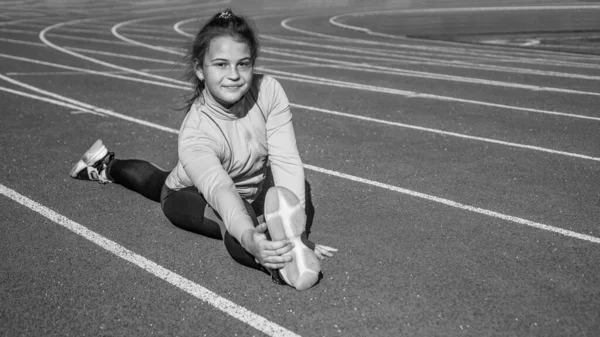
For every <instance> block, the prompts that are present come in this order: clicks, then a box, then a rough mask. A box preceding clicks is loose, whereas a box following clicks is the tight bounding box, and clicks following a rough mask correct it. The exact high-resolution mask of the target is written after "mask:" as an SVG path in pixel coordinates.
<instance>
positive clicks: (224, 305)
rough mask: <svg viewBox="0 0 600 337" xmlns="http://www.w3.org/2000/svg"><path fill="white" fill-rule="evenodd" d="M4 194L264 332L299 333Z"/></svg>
mask: <svg viewBox="0 0 600 337" xmlns="http://www.w3.org/2000/svg"><path fill="white" fill-rule="evenodd" d="M0 194H3V195H4V196H6V197H7V198H9V199H12V200H14V201H16V202H17V203H19V204H21V205H23V206H25V207H27V208H29V209H30V210H32V211H34V212H37V213H38V214H40V215H42V216H44V217H46V218H47V219H49V220H51V221H53V222H54V223H56V224H58V225H61V226H63V227H65V228H67V229H68V230H70V231H72V232H73V233H75V234H77V235H80V236H82V237H84V238H85V239H87V240H89V241H91V242H93V243H94V244H96V245H98V246H100V247H102V248H104V249H105V250H107V251H109V252H111V253H113V254H115V255H116V256H118V257H120V258H122V259H124V260H126V261H128V262H131V263H133V264H134V265H136V266H138V267H140V268H142V269H144V270H146V271H147V272H149V273H150V274H152V275H154V276H156V277H158V278H160V279H163V280H165V281H167V282H169V283H170V284H172V285H174V286H175V287H177V288H179V289H181V290H183V291H185V292H186V293H188V294H190V295H192V296H194V297H196V298H197V299H199V300H201V301H204V302H206V303H208V304H210V305H212V306H213V307H214V308H216V309H218V310H220V311H222V312H224V313H226V314H228V315H230V316H231V317H233V318H235V319H237V320H239V321H241V322H243V323H245V324H247V325H249V326H251V327H253V328H254V329H256V330H258V331H261V332H263V333H265V334H267V335H269V336H290V337H291V336H299V335H297V334H295V333H294V332H292V331H290V330H287V329H285V328H284V327H282V326H280V325H278V324H276V323H274V322H271V321H269V320H267V319H266V318H264V317H262V316H260V315H257V314H255V313H253V312H252V311H250V310H248V309H246V308H244V307H242V306H239V305H237V304H235V303H234V302H232V301H230V300H228V299H226V298H223V297H221V296H219V295H218V294H216V293H214V292H212V291H210V290H208V289H206V288H204V287H203V286H201V285H199V284H197V283H195V282H193V281H191V280H189V279H186V278H185V277H183V276H181V275H179V274H176V273H174V272H172V271H170V270H169V269H166V268H165V267H163V266H161V265H159V264H157V263H155V262H153V261H151V260H148V259H147V258H145V257H143V256H141V255H139V254H136V253H134V252H133V251H131V250H129V249H127V248H125V247H123V246H121V245H119V244H118V243H116V242H114V241H112V240H110V239H108V238H106V237H104V236H102V235H100V234H98V233H96V232H94V231H91V230H89V229H88V228H87V227H85V226H83V225H80V224H79V223H77V222H74V221H72V220H70V219H68V218H66V217H65V216H63V215H61V214H59V213H56V212H55V211H53V210H51V209H49V208H47V207H45V206H43V205H41V204H39V203H37V202H35V201H33V200H31V199H29V198H27V197H25V196H23V195H21V194H19V193H17V192H16V191H14V190H12V189H10V188H8V187H6V186H4V185H2V184H0Z"/></svg>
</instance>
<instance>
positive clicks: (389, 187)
mask: <svg viewBox="0 0 600 337" xmlns="http://www.w3.org/2000/svg"><path fill="white" fill-rule="evenodd" d="M0 91H5V92H10V93H14V94H16V95H21V96H26V97H30V98H33V99H38V100H41V101H45V102H48V103H53V104H58V105H62V103H61V102H60V101H58V102H56V101H55V100H51V99H47V98H44V97H39V96H36V95H31V94H27V93H23V92H18V91H16V90H12V89H8V88H4V87H0ZM79 103H80V104H81V105H82V106H88V107H92V109H93V111H99V112H104V111H105V110H104V109H100V108H97V107H94V106H91V105H89V104H85V103H82V102H79ZM68 106H72V105H71V104H69V105H68ZM108 112H109V113H107V114H108V115H110V116H113V117H117V118H121V119H124V120H127V121H130V122H133V123H137V124H141V125H144V126H148V127H151V128H156V129H159V130H161V131H166V132H169V133H173V134H179V130H176V129H173V128H168V127H165V126H162V125H158V124H154V123H151V122H147V121H144V120H140V119H137V118H133V117H130V116H126V115H122V114H119V113H115V112H112V111H108ZM303 166H304V168H305V169H307V170H311V171H315V172H319V173H322V174H326V175H330V176H334V177H338V178H343V179H347V180H350V181H354V182H359V183H363V184H367V185H371V186H376V187H380V188H383V189H386V190H389V191H394V192H398V193H401V194H406V195H409V196H413V197H417V198H420V199H425V200H427V201H432V202H437V203H440V204H443V205H446V206H450V207H454V208H458V209H462V210H465V211H469V212H474V213H478V214H482V215H486V216H490V217H493V218H498V219H501V220H505V221H508V222H513V223H517V224H520V225H525V226H529V227H532V228H537V229H541V230H545V231H549V232H553V233H557V234H561V235H564V236H567V237H572V238H575V239H579V240H583V241H588V242H592V243H600V238H597V237H594V236H591V235H586V234H582V233H578V232H574V231H570V230H566V229H562V228H560V227H555V226H550V225H545V224H542V223H539V222H534V221H530V220H527V219H523V218H519V217H515V216H511V215H506V214H502V213H499V212H495V211H491V210H487V209H484V208H479V207H474V206H470V205H466V204H463V203H459V202H456V201H453V200H449V199H445V198H440V197H436V196H433V195H429V194H425V193H421V192H417V191H413V190H409V189H406V188H402V187H398V186H394V185H389V184H384V183H381V182H378V181H374V180H369V179H365V178H361V177H357V176H353V175H350V174H345V173H341V172H337V171H333V170H329V169H326V168H322V167H318V166H314V165H310V164H303Z"/></svg>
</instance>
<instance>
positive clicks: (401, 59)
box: [261, 47, 600, 81]
mask: <svg viewBox="0 0 600 337" xmlns="http://www.w3.org/2000/svg"><path fill="white" fill-rule="evenodd" d="M261 50H262V51H263V52H266V53H275V52H277V53H288V54H290V55H293V57H296V58H300V56H299V55H302V54H304V55H316V56H330V57H337V58H354V59H360V60H362V61H364V60H372V61H384V62H391V63H392V64H396V63H402V64H423V65H433V66H438V67H444V68H459V69H470V70H472V69H478V70H484V71H493V72H503V73H510V74H513V73H517V74H530V75H539V76H550V77H564V78H570V79H585V80H593V81H598V80H600V76H593V75H584V74H577V73H565V72H557V71H547V70H538V69H529V68H518V67H505V66H497V65H491V64H482V63H473V62H467V61H459V60H444V59H439V58H429V57H423V56H400V55H398V54H397V53H394V54H393V56H394V57H393V58H391V57H374V56H365V55H350V54H340V53H329V52H319V51H299V50H293V49H287V48H273V47H265V48H262V49H261ZM354 51H356V50H354ZM417 54H420V53H417ZM423 54H424V53H423ZM390 56H391V55H390ZM442 57H444V56H442ZM323 60H327V61H328V62H338V61H335V60H333V59H331V58H327V59H323ZM359 64H361V65H362V66H363V67H364V66H371V65H370V64H365V63H364V62H363V63H359ZM391 69H394V68H391Z"/></svg>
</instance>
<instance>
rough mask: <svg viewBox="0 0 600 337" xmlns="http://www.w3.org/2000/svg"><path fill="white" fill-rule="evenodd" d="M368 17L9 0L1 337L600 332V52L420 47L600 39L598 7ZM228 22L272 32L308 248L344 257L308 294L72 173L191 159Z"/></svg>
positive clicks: (294, 6)
mask: <svg viewBox="0 0 600 337" xmlns="http://www.w3.org/2000/svg"><path fill="white" fill-rule="evenodd" d="M361 3H362V2H359V1H284V2H281V1H272V2H269V1H256V2H254V1H251V2H243V3H238V2H227V1H222V2H210V3H209V2H206V3H202V4H199V3H198V2H197V1H186V0H173V1H112V0H111V1H91V0H90V1H84V0H82V1H74V0H72V1H68V0H66V1H33V0H18V1H3V2H0V9H1V10H0V59H1V62H0V102H1V103H2V104H1V106H0V116H1V117H0V120H1V123H0V149H1V150H0V151H1V153H2V161H0V194H1V196H0V214H1V215H2V216H1V217H0V252H1V257H2V259H1V261H0V266H1V271H2V272H1V273H0V303H1V304H0V335H6V336H16V335H19V336H42V335H44V336H46V335H48V336H51V335H75V336H83V335H107V336H147V335H173V336H176V335H181V336H235V335H240V336H242V335H243V336H249V335H256V336H260V335H263V334H266V335H273V336H279V335H282V336H286V335H287V336H295V335H301V336H321V335H324V336H463V335H466V336H597V335H598V334H599V333H600V267H599V265H598V261H599V260H600V228H599V226H598V224H599V219H600V178H599V175H600V109H599V108H598V106H599V102H600V90H599V89H598V88H599V85H598V84H599V81H600V57H599V56H595V55H591V54H589V53H588V54H586V53H582V51H583V52H585V48H588V47H585V48H580V49H577V50H575V51H578V52H579V53H568V52H565V51H564V50H556V49H552V50H545V49H541V48H535V47H530V48H516V47H514V46H509V45H477V44H468V43H456V42H450V41H446V42H444V41H438V40H431V39H419V38H414V37H406V36H405V34H409V35H411V36H412V35H419V33H422V34H421V35H427V36H428V37H431V36H437V35H444V37H445V38H448V36H452V35H461V34H465V32H469V33H473V34H476V33H478V32H480V33H503V32H510V33H514V32H518V31H532V30H538V31H545V30H557V29H558V30H560V29H564V30H574V29H577V30H596V31H597V30H599V29H600V27H598V25H599V24H598V23H596V21H597V20H596V19H594V18H597V17H599V16H600V6H599V5H598V4H597V3H595V2H592V1H588V2H575V1H544V0H537V1H533V0H532V1H530V2H527V3H523V1H504V2H503V6H504V7H503V8H499V7H497V5H496V4H495V2H492V1H466V0H464V1H454V2H452V3H449V2H448V1H427V2H423V3H422V4H421V5H420V6H418V5H416V4H411V3H412V2H411V1H404V2H403V1H388V2H373V3H379V5H368V6H365V5H364V4H361ZM415 3H416V2H415ZM515 6H519V7H515ZM524 6H525V7H524ZM557 6H561V7H560V8H558V7H557ZM225 7H232V8H233V9H234V11H241V12H244V13H246V14H247V15H249V16H250V17H252V18H254V20H255V22H256V24H257V26H258V28H259V31H260V33H261V37H262V39H261V42H262V53H261V58H260V61H259V65H258V66H259V69H258V71H259V72H263V73H266V74H269V75H271V76H274V77H276V78H278V79H279V81H280V82H281V83H282V84H283V86H284V88H285V89H286V92H287V94H288V96H289V98H290V101H291V102H292V109H293V113H294V120H295V126H296V132H297V137H298V142H299V147H300V150H301V154H302V158H303V160H304V162H305V165H306V174H307V180H308V182H309V184H310V193H311V199H312V204H313V205H314V210H315V212H314V219H313V228H312V232H311V238H312V239H313V240H314V241H315V242H318V243H323V244H326V245H331V246H333V247H336V248H338V249H339V252H338V253H337V254H336V256H335V257H334V258H332V259H329V260H327V261H325V262H324V263H323V269H324V273H325V274H324V275H325V277H324V279H323V280H322V282H321V283H320V284H319V285H318V286H316V287H315V288H313V289H311V290H308V291H305V292H296V291H295V290H292V289H291V288H288V287H278V286H275V285H274V284H272V283H271V281H270V280H269V278H268V277H266V276H265V275H263V274H261V273H258V272H255V271H252V270H246V269H244V268H241V267H239V266H238V265H236V264H235V263H234V262H232V260H231V259H230V258H229V257H228V256H227V253H226V252H225V250H224V248H223V246H222V243H221V242H218V241H214V240H210V239H206V238H202V237H199V236H196V235H191V234H189V233H186V232H183V231H181V230H178V229H177V228H175V227H173V226H172V225H170V224H169V223H168V221H167V220H166V219H165V218H164V216H163V215H162V213H161V211H160V208H159V206H158V205H156V204H154V203H153V202H151V201H149V200H146V199H144V198H143V197H140V196H138V195H135V194H134V193H130V192H129V191H127V190H125V189H123V188H121V187H119V186H115V185H106V186H101V185H99V184H93V183H86V182H82V181H75V180H72V179H70V178H69V177H68V172H69V169H70V168H71V166H72V165H73V163H74V162H75V161H76V160H77V159H78V157H79V156H80V155H81V153H82V152H83V151H85V149H87V147H88V146H89V145H90V144H91V143H92V142H93V141H95V140H96V139H97V138H102V139H103V140H104V141H105V143H106V144H107V145H108V147H109V148H110V149H111V150H113V151H115V152H116V153H117V156H118V157H120V158H142V159H146V160H150V161H152V162H154V163H156V164H158V165H160V166H162V167H172V166H173V165H174V164H175V162H176V159H177V158H176V139H177V129H178V127H179V123H180V122H181V119H182V117H183V114H182V112H181V111H177V110H176V109H175V108H177V107H179V106H180V104H181V102H182V99H181V96H182V95H183V94H185V93H186V90H188V88H189V87H188V85H187V84H186V82H184V81H182V79H181V74H182V71H181V64H180V59H181V53H182V48H183V47H184V46H185V43H186V41H187V39H188V38H189V36H191V35H192V34H193V33H194V32H195V30H196V29H197V27H198V26H199V25H200V24H201V22H202V20H204V19H205V17H206V16H207V15H210V14H212V13H214V12H215V11H216V10H218V9H223V8H225ZM382 10H383V12H382ZM377 11H379V12H377ZM367 12H368V13H367ZM356 13H362V14H356ZM557 13H560V15H558V14H557ZM486 16H487V19H486ZM523 17H526V18H531V19H530V20H529V19H528V20H523ZM564 17H569V18H573V19H572V20H566V19H564V20H563V19H561V18H564ZM474 18H477V20H475V21H473V20H474ZM491 18H494V20H492V19H491ZM519 18H520V19H519ZM561 20H562V21H561ZM484 23H485V24H484ZM549 23H553V24H554V25H550V26H549ZM592 48H593V47H592ZM590 50H591V49H590ZM569 51H573V50H569Z"/></svg>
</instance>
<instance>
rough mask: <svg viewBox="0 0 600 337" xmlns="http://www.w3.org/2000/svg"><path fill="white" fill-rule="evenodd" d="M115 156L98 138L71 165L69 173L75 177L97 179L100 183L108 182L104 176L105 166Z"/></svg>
mask: <svg viewBox="0 0 600 337" xmlns="http://www.w3.org/2000/svg"><path fill="white" fill-rule="evenodd" d="M114 157H115V154H114V153H113V152H108V149H107V148H106V146H104V144H102V140H100V139H98V140H97V141H96V142H95V143H94V145H92V147H90V148H89V149H88V150H87V151H86V152H85V153H84V154H83V156H82V157H81V159H79V161H78V162H77V164H75V166H73V168H72V169H71V172H70V173H69V175H70V176H71V177H72V178H75V179H82V180H91V181H97V182H99V183H101V184H106V183H110V182H111V181H110V180H109V179H108V178H107V177H106V166H107V165H108V163H109V162H110V161H111V160H112V159H113V158H114Z"/></svg>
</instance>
